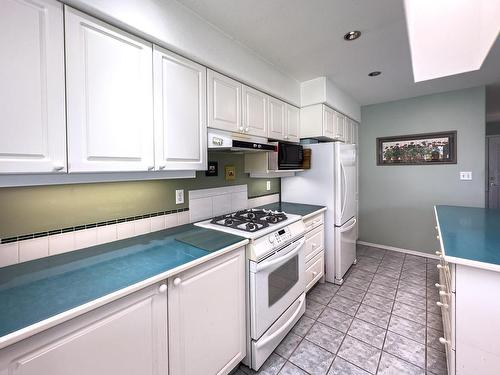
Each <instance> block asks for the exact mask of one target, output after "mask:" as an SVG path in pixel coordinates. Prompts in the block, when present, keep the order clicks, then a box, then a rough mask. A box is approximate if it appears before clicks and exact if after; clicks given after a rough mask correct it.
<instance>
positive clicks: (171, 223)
mask: <svg viewBox="0 0 500 375" xmlns="http://www.w3.org/2000/svg"><path fill="white" fill-rule="evenodd" d="M177 225H179V217H178V216H177V214H168V215H165V227H166V228H173V227H176V226H177Z"/></svg>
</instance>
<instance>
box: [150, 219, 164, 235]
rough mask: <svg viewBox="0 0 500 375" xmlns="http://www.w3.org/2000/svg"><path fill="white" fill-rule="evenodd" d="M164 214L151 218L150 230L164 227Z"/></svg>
mask: <svg viewBox="0 0 500 375" xmlns="http://www.w3.org/2000/svg"><path fill="white" fill-rule="evenodd" d="M165 228H166V227H165V216H164V215H158V216H153V217H152V218H151V232H156V231H157V230H162V229H165Z"/></svg>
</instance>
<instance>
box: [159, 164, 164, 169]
mask: <svg viewBox="0 0 500 375" xmlns="http://www.w3.org/2000/svg"><path fill="white" fill-rule="evenodd" d="M165 167H166V165H165V164H161V165H160V166H159V167H158V168H160V169H165Z"/></svg>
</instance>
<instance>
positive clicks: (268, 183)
mask: <svg viewBox="0 0 500 375" xmlns="http://www.w3.org/2000/svg"><path fill="white" fill-rule="evenodd" d="M266 190H267V191H269V190H271V181H266Z"/></svg>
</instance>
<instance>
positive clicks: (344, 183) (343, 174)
mask: <svg viewBox="0 0 500 375" xmlns="http://www.w3.org/2000/svg"><path fill="white" fill-rule="evenodd" d="M356 178H357V172H356V146H355V145H346V144H343V143H340V142H337V143H336V144H335V197H336V199H335V225H337V226H341V225H344V224H345V223H346V222H347V221H348V220H350V219H352V218H353V217H354V216H355V215H356Z"/></svg>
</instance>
